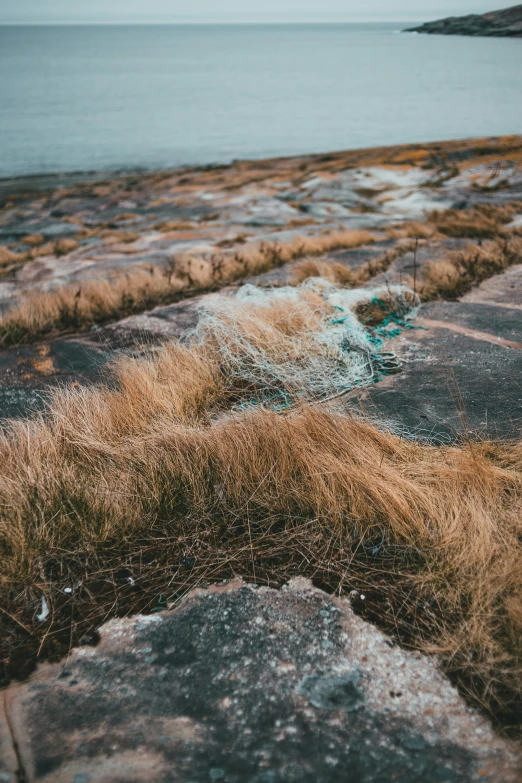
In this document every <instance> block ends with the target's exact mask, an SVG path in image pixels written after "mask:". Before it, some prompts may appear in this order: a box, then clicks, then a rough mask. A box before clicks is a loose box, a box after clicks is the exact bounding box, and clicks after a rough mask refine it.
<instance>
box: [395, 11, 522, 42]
mask: <svg viewBox="0 0 522 783" xmlns="http://www.w3.org/2000/svg"><path fill="white" fill-rule="evenodd" d="M404 32H405V33H428V34H431V35H473V36H497V37H502V38H520V37H522V5H515V6H513V7H511V8H504V9H502V10H500V11H492V12H490V13H487V14H469V15H468V16H450V17H448V18H447V19H437V20H436V21H434V22H426V24H423V25H420V26H419V27H411V28H408V29H407V30H404Z"/></svg>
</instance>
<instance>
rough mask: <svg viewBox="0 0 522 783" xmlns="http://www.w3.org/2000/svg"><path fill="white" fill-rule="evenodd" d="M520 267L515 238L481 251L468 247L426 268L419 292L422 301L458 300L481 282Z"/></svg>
mask: <svg viewBox="0 0 522 783" xmlns="http://www.w3.org/2000/svg"><path fill="white" fill-rule="evenodd" d="M520 263H522V239H519V238H518V237H510V238H508V239H496V240H492V241H487V242H484V244H483V245H481V246H480V247H477V246H476V245H470V246H469V247H468V248H467V249H465V250H459V251H456V252H454V253H449V254H448V256H447V258H445V259H443V260H441V261H432V262H431V263H429V264H427V265H426V267H425V268H424V270H423V280H422V282H421V285H420V288H419V289H418V292H419V294H420V297H421V299H423V300H424V301H429V300H433V299H458V298H459V297H460V296H463V295H464V294H466V293H467V292H468V291H470V290H471V289H472V288H473V286H476V285H479V283H481V282H482V281H483V280H486V279H487V278H489V277H492V276H493V275H498V274H500V273H501V272H504V271H505V270H506V269H507V268H508V267H510V266H513V265H514V264H520Z"/></svg>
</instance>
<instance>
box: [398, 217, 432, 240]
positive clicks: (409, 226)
mask: <svg viewBox="0 0 522 783" xmlns="http://www.w3.org/2000/svg"><path fill="white" fill-rule="evenodd" d="M435 234H436V229H435V227H434V226H433V225H430V224H429V223H418V222H416V221H411V222H410V221H409V222H407V223H400V224H398V225H395V226H390V228H388V229H387V230H386V238H387V239H431V238H432V237H433V236H435Z"/></svg>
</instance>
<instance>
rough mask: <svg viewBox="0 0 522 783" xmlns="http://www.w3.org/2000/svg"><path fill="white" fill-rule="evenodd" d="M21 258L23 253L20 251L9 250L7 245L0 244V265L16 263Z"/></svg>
mask: <svg viewBox="0 0 522 783" xmlns="http://www.w3.org/2000/svg"><path fill="white" fill-rule="evenodd" d="M22 259H23V255H22V254H21V253H14V252H13V251H12V250H9V248H8V247H3V246H2V245H0V267H1V266H8V265H9V264H16V263H18V262H19V261H21V260H22Z"/></svg>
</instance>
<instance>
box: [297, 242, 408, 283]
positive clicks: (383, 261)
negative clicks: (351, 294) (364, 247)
mask: <svg viewBox="0 0 522 783" xmlns="http://www.w3.org/2000/svg"><path fill="white" fill-rule="evenodd" d="M411 249H412V246H411V245H410V244H403V245H398V246H397V247H395V248H393V249H392V250H387V251H386V253H384V254H383V255H382V256H380V257H379V258H375V259H374V260H373V261H368V262H367V263H366V264H363V265H362V266H359V267H357V268H355V269H350V267H347V266H345V265H344V264H341V263H340V262H339V261H322V260H320V259H313V258H304V259H303V260H302V261H298V262H297V263H296V264H295V266H294V267H293V269H292V275H291V282H292V285H299V283H303V282H304V281H305V280H307V279H308V278H310V277H323V278H324V279H325V280H329V281H330V282H331V283H335V284H336V285H341V286H345V287H346V288H357V287H358V286H361V285H364V283H367V282H368V281H369V280H371V279H372V277H375V276H376V275H379V274H381V273H382V272H386V271H387V270H388V269H389V268H390V266H391V264H392V263H393V262H394V261H395V259H397V258H400V256H402V255H405V254H406V253H407V252H409V251H410V250H411Z"/></svg>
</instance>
